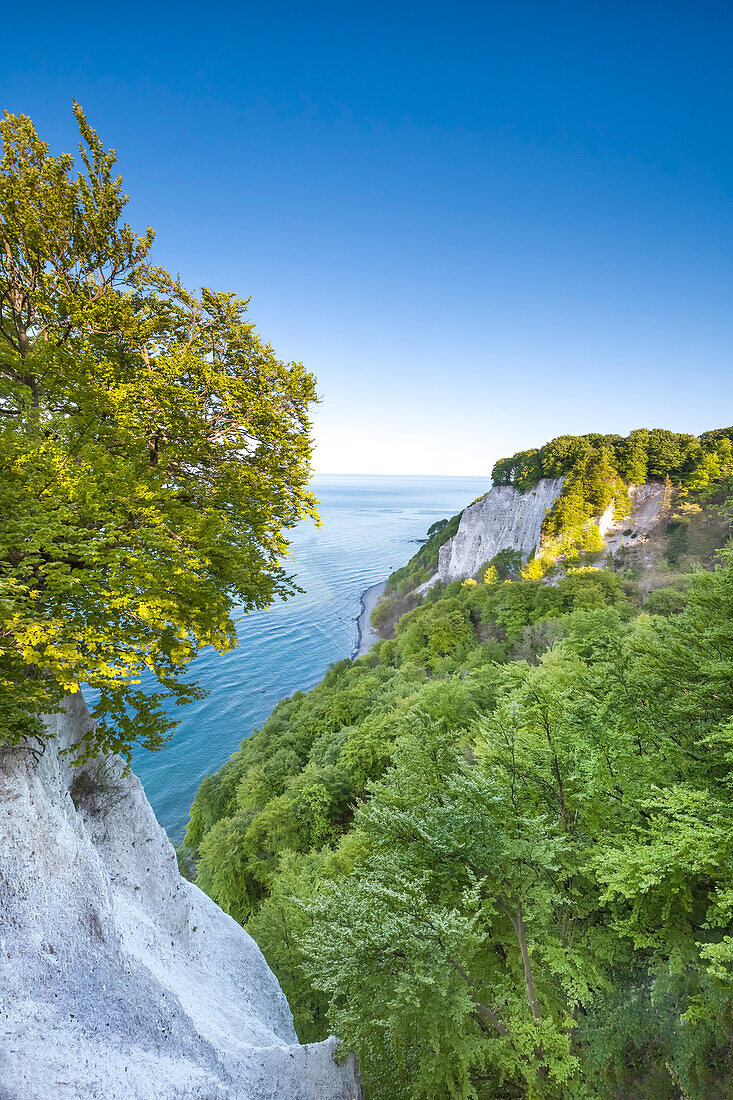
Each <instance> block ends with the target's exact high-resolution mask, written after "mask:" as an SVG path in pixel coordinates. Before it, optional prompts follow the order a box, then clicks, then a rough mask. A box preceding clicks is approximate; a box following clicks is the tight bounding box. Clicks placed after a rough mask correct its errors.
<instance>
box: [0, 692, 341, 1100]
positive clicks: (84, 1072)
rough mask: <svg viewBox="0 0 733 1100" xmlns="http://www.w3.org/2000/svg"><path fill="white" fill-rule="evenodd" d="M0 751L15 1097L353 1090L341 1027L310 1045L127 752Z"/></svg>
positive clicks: (61, 722)
mask: <svg viewBox="0 0 733 1100" xmlns="http://www.w3.org/2000/svg"><path fill="white" fill-rule="evenodd" d="M90 721H91V719H90V717H89V713H88V711H87V709H86V707H85V706H84V702H83V700H82V698H81V696H80V695H76V696H73V697H71V698H70V700H69V703H68V706H67V710H66V712H65V713H63V714H59V715H56V716H54V717H52V718H51V719H49V725H50V726H51V727H52V730H53V732H54V733H55V735H56V736H55V738H54V740H53V741H52V742H50V743H49V744H48V747H47V749H46V752H45V754H44V755H43V756H41V757H40V759H36V758H35V757H34V756H33V755H32V754H31V753H29V752H28V750H27V749H10V750H5V751H4V752H3V753H2V754H1V755H0V1098H2V1100H50V1098H52V1097H53V1098H54V1100H71V1098H77V1097H78V1098H82V1097H83V1098H84V1100H90V1098H96V1097H98V1098H100V1100H101V1098H104V1100H148V1098H150V1100H188V1098H189V1097H198V1098H202V1100H276V1098H278V1100H280V1098H283V1097H287V1098H288V1100H315V1098H316V1097H317V1098H319V1100H352V1098H358V1097H361V1095H362V1093H361V1088H360V1085H359V1083H358V1069H357V1067H356V1064H355V1062H354V1060H353V1058H348V1059H347V1060H346V1062H345V1063H344V1064H343V1065H338V1064H337V1063H336V1062H335V1061H334V1057H333V1056H334V1053H335V1049H336V1046H337V1041H336V1040H335V1039H329V1040H327V1041H326V1042H323V1043H316V1044H312V1045H310V1046H300V1045H299V1044H298V1040H297V1037H296V1035H295V1031H294V1028H293V1022H292V1016H291V1013H290V1009H289V1008H288V1004H287V1002H286V1000H285V997H284V995H283V993H282V992H281V990H280V987H279V985H278V983H277V980H276V979H275V977H274V975H273V974H272V973H271V971H270V970H269V969H268V967H267V964H266V962H265V960H264V958H263V956H262V954H261V953H260V951H259V948H258V947H257V945H256V944H255V943H254V941H253V940H252V939H251V938H250V936H248V935H247V933H246V932H245V931H244V929H242V928H241V927H240V926H239V925H238V924H237V923H236V922H235V921H234V920H232V918H231V917H229V916H227V915H226V914H225V913H223V912H222V910H221V909H219V908H218V906H216V905H215V904H214V902H212V901H211V900H210V899H209V898H208V897H207V896H206V895H205V894H203V893H202V892H201V891H200V890H199V889H198V887H196V886H194V885H192V884H191V883H189V882H187V881H186V880H185V879H182V878H181V876H180V875H179V873H178V869H177V866H176V859H175V854H174V851H173V848H172V846H171V844H170V842H169V841H168V838H167V836H166V834H165V831H164V830H163V829H162V827H161V826H160V825H159V824H158V822H157V821H156V819H155V816H154V814H153V811H152V809H151V807H150V805H149V803H148V801H147V799H146V797H145V794H144V792H143V790H142V787H141V785H140V783H139V781H138V779H137V778H136V777H135V776H134V775H133V774H131V773H130V772H126V771H125V768H124V766H123V763H122V761H121V760H120V759H119V758H118V757H106V758H103V759H101V760H97V761H94V762H93V763H92V764H90V765H87V766H85V767H84V768H82V769H81V770H80V769H74V768H72V766H71V757H70V756H68V755H63V754H61V755H60V751H59V750H62V749H64V748H67V747H69V746H72V747H73V745H75V744H76V743H77V742H78V740H79V738H80V736H81V735H82V734H83V732H84V731H85V729H88V723H89V722H90Z"/></svg>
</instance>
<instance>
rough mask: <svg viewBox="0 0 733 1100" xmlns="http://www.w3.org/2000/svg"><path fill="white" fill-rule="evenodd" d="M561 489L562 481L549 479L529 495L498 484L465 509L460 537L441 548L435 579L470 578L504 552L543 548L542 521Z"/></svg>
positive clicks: (528, 491)
mask: <svg viewBox="0 0 733 1100" xmlns="http://www.w3.org/2000/svg"><path fill="white" fill-rule="evenodd" d="M561 489H562V478H549V477H545V478H542V480H541V481H540V482H539V483H538V484H537V486H536V488H534V489H528V490H527V492H525V493H520V492H519V491H518V490H517V489H515V488H514V486H513V485H495V486H494V488H493V489H491V490H489V492H488V493H487V494H486V496H485V497H482V498H481V500H478V501H476V503H475V504H471V505H469V507H468V508H466V509H465V510H464V512H463V515H462V516H461V522H460V524H459V526H458V530H457V532H456V534H455V535H454V536H453V538H451V539H448V541H447V542H446V543H444V545H443V546H441V548H440V551H439V556H438V575H437V577H435V578H434V580H441V581H446V582H447V581H454V580H458V579H459V578H463V577H470V576H472V575H473V574H474V573H475V572H476V571H477V570H478V569H480V568H481V566H482V565H483V564H484V562H487V561H490V560H491V558H493V557H494V555H495V554H498V553H499V551H500V550H507V549H509V550H519V551H520V552H521V553H522V555H523V556H524V557H526V556H527V555H528V554H529V552H530V551H531V550H534V549H536V548H537V547H538V546H539V544H540V535H541V532H542V522H543V520H544V518H545V516H546V515H547V512H548V511H549V509H550V508H552V506H553V504H554V503H555V501H556V500H557V498H558V497H559V496H560V490H561Z"/></svg>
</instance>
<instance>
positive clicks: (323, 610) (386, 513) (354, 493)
mask: <svg viewBox="0 0 733 1100" xmlns="http://www.w3.org/2000/svg"><path fill="white" fill-rule="evenodd" d="M490 485H491V482H490V480H489V478H488V477H486V478H478V477H463V478H459V477H352V476H331V477H326V476H321V477H317V478H315V479H314V481H313V484H312V489H313V491H314V492H315V494H316V496H317V498H318V500H319V502H320V504H319V511H320V515H321V520H322V527H321V528H320V529H318V528H316V527H315V525H314V524H313V523H311V522H308V523H301V524H299V525H298V526H297V527H296V528H294V529H293V531H292V532H291V544H292V548H293V551H294V553H295V557H296V564H295V565H294V567H293V572H295V574H296V576H297V581H298V584H299V585H300V586H301V588H303V589H304V592H303V593H302V594H299V595H296V596H294V597H292V598H291V599H290V600H287V601H284V602H283V601H279V602H277V603H275V604H273V606H272V607H270V608H269V609H268V610H266V611H257V612H253V613H251V614H249V615H242V616H241V617H240V619H239V621H238V624H237V632H238V636H239V645H238V647H237V649H235V650H233V651H232V652H230V653H226V654H219V653H216V652H214V651H213V650H206V651H204V652H203V653H201V654H200V656H199V657H198V659H197V660H196V662H195V664H194V665H193V667H192V676H193V678H195V679H196V680H197V681H198V682H199V683H200V684H201V685H202V686H203V687H205V688H206V689H207V690H208V692H209V695H208V696H207V698H206V699H203V700H201V701H199V702H195V703H192V704H190V705H188V706H186V707H179V708H174V714H175V717H176V718H177V719H180V724H179V726H178V727H177V729H176V731H175V733H174V734H173V738H172V740H171V741H170V742H169V744H168V745H167V746H166V747H165V748H164V749H162V750H161V751H160V752H149V751H147V750H146V749H142V748H138V749H136V750H135V752H134V754H133V769H134V770H135V772H136V773H137V774H138V775H139V776H140V779H141V780H142V782H143V785H144V787H145V792H146V794H147V796H148V798H149V800H150V802H151V804H152V806H153V809H154V810H155V813H156V814H157V817H158V820H159V821H160V822H161V823H162V824H163V825H164V826H165V828H166V829H167V830H168V833H169V834H170V836H171V837H172V839H173V840H174V841H176V842H178V841H179V840H180V839H181V838H182V836H183V830H184V828H185V825H186V822H187V820H188V811H189V808H190V805H191V802H192V800H193V796H194V794H195V793H196V790H197V788H198V786H199V784H200V783H201V780H202V779H203V778H204V776H205V775H207V774H209V773H211V772H213V771H216V769H217V768H219V767H220V766H221V765H222V764H223V763H224V761H225V760H226V759H227V758H228V757H229V756H230V755H231V754H232V753H233V752H234V751H235V750H236V749H237V748H239V745H240V744H241V742H242V740H243V739H244V738H245V737H249V735H250V734H251V733H252V731H253V730H254V729H257V728H258V727H259V726H261V725H262V723H263V722H264V720H265V719H266V718H267V716H268V715H269V714H270V712H271V711H272V709H273V707H274V706H275V704H276V703H278V702H279V701H280V700H281V699H284V698H286V697H287V696H289V695H292V694H293V692H295V691H305V690H307V689H308V688H311V687H313V685H314V684H317V683H318V681H319V680H320V679H321V678H322V677H323V674H324V673H325V671H326V669H327V668H328V666H329V665H330V664H333V662H334V661H339V660H341V659H342V658H344V657H350V656H351V654H352V652H353V650H354V647H355V645H356V640H357V625H356V620H357V617H358V615H359V610H360V598H361V595H362V593H363V592H364V590H365V589H366V588H368V587H369V586H370V585H372V584H376V583H377V582H378V581H381V580H383V579H384V578H385V577H386V576H387V575H388V574H389V573H390V572H392V570H394V569H397V568H398V567H399V566H401V565H404V564H405V562H406V561H407V560H408V559H409V558H410V557H411V556H412V555H413V554H414V553H415V552H416V550H417V549H418V546H417V545H416V541H415V540H417V539H420V538H421V537H424V535H425V532H426V531H427V528H428V527H429V526H430V525H431V524H432V523H434V522H435V520H437V519H441V518H442V517H443V516H452V515H455V513H456V512H459V511H460V510H461V509H462V508H464V507H465V506H466V505H467V504H470V503H471V501H472V500H475V498H476V497H477V496H480V495H481V494H482V493H484V492H486V491H487V490H488V489H489V488H490Z"/></svg>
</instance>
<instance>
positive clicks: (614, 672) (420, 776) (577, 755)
mask: <svg viewBox="0 0 733 1100" xmlns="http://www.w3.org/2000/svg"><path fill="white" fill-rule="evenodd" d="M732 436H733V431H732V430H730V429H726V430H725V431H721V432H714V433H708V434H707V435H706V436H703V437H701V438H700V440H695V438H694V437H692V436H676V435H673V433H667V432H637V433H633V434H632V436H630V437H629V439H628V440H616V439H615V438H611V439H610V440H609V438H608V437H598V436H586V437H581V438H580V439H564V440H560V441H555V442H554V443H553V444H550V445H548V447H546V448H542V449H541V450H540V451H537V452H531V453H530V455H531V456H532V457H531V458H527V457H526V456H515V459H513V460H509V461H507V462H504V463H499V464H498V468H497V471H495V476H496V477H497V479H498V480H501V479H502V478H507V477H509V476H512V477H514V478H515V479H516V481H517V482H518V483H519V484H520V487H524V488H526V487H528V486H529V485H530V484H531V483H532V479H533V478H534V479H536V478H537V476H559V475H561V474H562V475H563V476H565V478H566V481H565V483H564V489H567V491H568V492H569V491H570V489H572V488H573V486H576V487H579V491H582V492H583V493H588V485H589V483H591V482H593V483H595V482H597V480H598V471H599V470H600V471H601V474H602V477H603V479H604V481H605V483H606V484H605V487H602V492H600V495H597V496H595V497H593V498H592V501H591V500H590V498H589V499H586V497H583V500H584V504H585V505H586V506H587V508H588V509H590V507H591V503H592V508H593V510H594V512H593V513H592V514H594V515H595V516H596V517H597V516H598V513H599V509H601V508H602V507H606V506H607V504H608V503H609V502H610V501H611V500H612V499H613V498H614V496H615V495H619V496H621V497H622V500H626V499H627V498H626V488H627V483H628V482H629V481H632V480H634V481H641V480H643V479H644V478H650V477H651V478H655V479H659V480H662V479H665V478H666V479H667V481H668V484H669V485H670V492H669V495H668V501H667V504H666V506H665V508H664V509H663V513H662V515H661V516H660V521H659V524H658V525H657V528H656V529H655V530H654V531H653V532H652V533H651V534H650V536H649V538H648V539H646V540H642V545H640V546H638V547H635V548H631V549H628V550H624V551H621V552H619V554H618V555H617V557H616V558H615V559H613V560H608V559H607V557H606V556H605V554H604V553H603V552H602V551H599V550H598V549H583V547H582V544H579V543H578V542H577V541H576V542H573V541H572V540H570V541H569V542H568V543H567V546H566V552H565V553H564V554H563V555H560V556H557V557H556V558H555V559H554V561H553V563H552V570H551V572H548V571H547V570H545V571H544V572H543V575H542V576H540V577H537V576H533V575H532V571H531V569H529V570H528V568H527V566H528V564H530V565H531V563H522V562H521V561H519V560H518V559H517V555H512V554H511V553H506V552H504V553H502V554H501V555H498V556H497V559H496V560H495V561H494V562H491V563H486V566H485V568H482V570H481V571H480V572H479V573H478V574H477V575H476V577H474V578H468V579H467V580H465V581H463V582H459V581H457V582H454V583H452V584H450V585H448V586H442V585H436V586H435V587H434V588H432V589H431V590H430V591H429V592H428V593H427V595H426V596H425V598H424V600H423V601H422V602H421V603H420V604H419V605H418V606H415V607H413V609H412V610H410V611H408V612H407V613H406V614H404V615H402V616H401V617H400V618H399V619H398V621H397V622H396V624H395V625H394V627H392V625H391V622H390V623H389V624H388V626H389V631H388V632H390V633H392V635H393V636H392V637H389V638H385V639H384V640H383V641H381V642H380V643H378V644H377V646H376V647H375V648H374V649H373V650H372V651H371V652H370V653H369V654H368V655H367V656H365V657H362V658H360V659H359V660H357V661H354V662H353V663H352V662H350V661H343V662H340V663H339V664H337V665H335V666H334V667H332V668H331V669H330V670H329V671H328V673H327V674H326V676H325V678H324V679H323V681H322V682H321V683H320V684H319V685H318V686H317V687H315V688H314V689H313V690H312V691H310V692H308V693H307V694H297V695H295V696H293V697H292V698H291V699H288V700H285V701H284V702H282V703H281V704H280V705H279V706H278V707H277V708H276V709H275V711H274V712H273V714H272V716H271V717H270V718H269V719H268V720H267V722H266V723H265V725H264V726H263V728H262V729H261V730H260V731H258V732H256V733H255V734H254V735H253V736H252V737H250V738H248V739H247V740H245V741H244V742H243V744H242V748H241V749H240V751H239V752H237V753H235V755H234V756H233V757H232V758H231V759H230V760H229V761H228V762H227V763H226V764H225V765H224V766H223V768H222V769H221V770H220V771H219V772H217V773H216V774H215V775H213V776H210V777H208V778H207V779H206V780H205V781H204V783H203V784H202V786H201V789H200V790H199V793H198V794H197V796H196V800H195V802H194V805H193V807H192V812H191V820H190V824H189V828H188V832H187V835H186V840H185V845H186V847H185V848H184V849H182V851H181V862H182V865H184V866H186V867H187V868H189V870H190V869H192V868H193V869H195V874H196V877H197V881H198V883H199V885H200V886H202V887H203V889H205V890H206V891H207V892H208V893H209V894H210V895H211V896H212V897H213V898H215V899H216V901H218V902H219V904H220V905H222V906H223V907H224V908H225V909H226V910H228V911H229V912H230V913H232V915H233V916H235V917H236V918H237V919H238V920H239V921H241V922H242V923H244V924H245V925H246V927H247V928H248V929H249V930H250V932H251V933H252V934H253V935H254V937H255V938H256V939H257V941H258V942H259V943H260V945H261V947H262V949H263V951H264V952H265V955H266V957H267V959H268V962H269V963H270V965H271V966H272V967H273V969H274V970H275V972H276V974H277V976H278V978H279V980H280V982H281V984H282V986H283V989H284V990H285V992H286V994H287V996H288V999H289V1001H290V1004H291V1006H292V1008H293V1011H294V1014H295V1018H296V1026H297V1028H298V1031H299V1034H300V1037H301V1039H302V1040H305V1041H309V1040H313V1039H317V1038H320V1037H323V1036H324V1035H326V1034H328V1033H329V1032H335V1033H337V1034H338V1035H340V1036H342V1037H343V1039H344V1041H345V1043H346V1045H347V1047H348V1048H349V1049H354V1050H356V1051H357V1053H358V1055H359V1057H360V1059H361V1063H362V1070H363V1074H364V1078H365V1083H366V1088H367V1095H368V1096H369V1097H371V1098H373V1100H393V1098H395V1100H398V1098H405V1100H407V1098H410V1100H417V1098H424V1100H428V1098H430V1100H432V1098H435V1097H439V1096H440V1097H442V1096H446V1097H456V1098H458V1097H460V1098H463V1100H468V1098H471V1097H473V1098H480V1100H489V1098H492V1100H493V1098H497V1100H498V1098H510V1097H518V1098H519V1097H526V1098H530V1097H531V1098H536V1097H548V1098H550V1097H557V1098H565V1097H597V1098H613V1097H621V1096H639V1097H642V1096H643V1097H649V1098H656V1097H659V1098H667V1097H669V1098H673V1097H679V1098H682V1097H690V1098H693V1100H703V1098H711V1100H712V1098H722V1097H727V1096H733V1036H732V1034H731V1027H732V1026H733V984H732V980H733V970H732V969H731V968H732V966H733V859H732V856H733V851H732V849H733V829H731V820H733V818H732V816H731V813H732V811H733V791H732V790H731V761H733V552H732V551H729V550H726V549H724V547H725V544H726V542H727V540H728V538H729V535H730V528H731V517H732V516H733V501H732V500H731V496H732V494H733V469H732V468H731V463H730V440H731V437H732ZM630 441H632V442H633V447H634V448H636V446H637V444H639V441H642V443H643V446H641V445H640V446H639V449H638V451H636V450H633V448H632V447H631V443H630ZM589 448H590V451H589ZM665 448H666V449H665ZM632 451H633V454H634V455H635V458H634V461H637V460H638V465H637V466H636V467H634V466H633V465H632V459H631V458H629V457H628V456H629V454H630V453H631V452H632ZM662 451H663V455H662ZM622 455H625V456H626V458H625V459H624V461H625V462H626V465H622V464H621V458H620V456H622ZM639 455H643V460H642V457H639ZM660 455H662V457H660ZM563 456H564V457H563ZM578 456H580V458H579V457H578ZM525 458H526V468H527V470H530V469H531V471H532V472H531V474H528V475H526V476H525V474H521V473H520V474H517V471H518V470H519V469H520V466H521V463H523V462H524V461H525ZM563 462H564V463H566V464H565V465H563ZM522 468H523V467H522ZM581 474H582V475H583V476H581ZM607 498H608V499H607ZM561 499H562V498H561ZM622 506H623V505H619V507H622ZM456 523H457V518H456V519H454V520H453V521H451V525H444V526H442V527H441V526H440V525H437V526H436V528H435V529H434V530H432V531H431V532H430V534H429V539H428V541H427V542H426V544H425V545H424V546H423V547H422V548H421V550H420V551H419V553H418V555H416V558H415V559H413V561H412V562H411V563H410V564H409V565H408V567H407V568H406V570H400V571H398V574H396V575H395V576H393V578H391V583H390V587H391V589H392V592H393V599H394V598H395V595H394V594H395V593H398V594H399V589H400V587H402V595H401V596H400V597H399V598H401V599H404V598H405V593H407V594H408V595H409V591H410V589H409V587H408V584H410V583H411V586H412V587H414V585H415V584H417V583H419V579H421V578H422V576H423V573H424V572H425V570H426V569H427V570H431V571H432V569H433V568H434V562H435V560H437V558H436V555H437V546H438V545H439V543H440V541H441V539H442V538H444V537H448V533H450V532H451V528H452V529H453V530H454V529H455V526H456ZM721 548H723V549H721ZM601 567H602V568H601ZM416 578H418V579H416ZM406 582H408V584H406Z"/></svg>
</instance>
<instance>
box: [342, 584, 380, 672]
mask: <svg viewBox="0 0 733 1100" xmlns="http://www.w3.org/2000/svg"><path fill="white" fill-rule="evenodd" d="M386 584H387V582H386V580H385V581H380V582H379V583H378V584H373V585H371V587H370V588H367V590H366V591H365V592H363V593H362V596H361V600H360V601H359V602H360V604H361V611H360V612H359V617H358V618H357V620H356V630H357V637H356V646H355V647H354V652H353V653H352V655H351V659H352V661H355V660H356V658H357V657H363V656H364V654H365V653H368V652H369V650H370V649H371V648H372V646H373V645H374V643H375V642H378V641H379V635H378V634H377V632H376V630H374V629H373V628H372V625H371V623H370V622H369V617H370V615H371V613H372V611H373V610H374V608H375V607H376V606H377V600H378V599H379V597H380V596H381V595H382V593H383V592H384V588H385V585H386Z"/></svg>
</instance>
